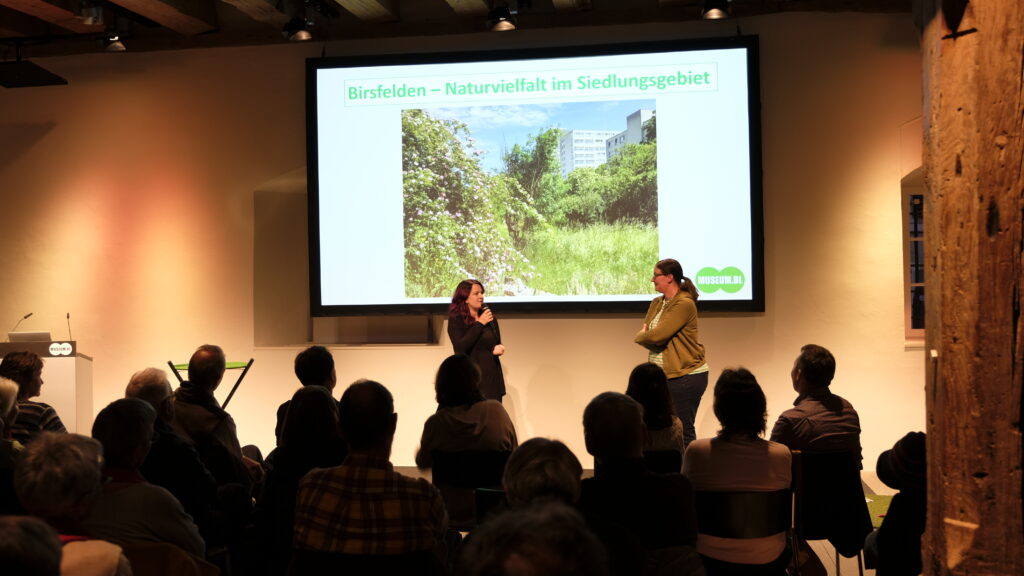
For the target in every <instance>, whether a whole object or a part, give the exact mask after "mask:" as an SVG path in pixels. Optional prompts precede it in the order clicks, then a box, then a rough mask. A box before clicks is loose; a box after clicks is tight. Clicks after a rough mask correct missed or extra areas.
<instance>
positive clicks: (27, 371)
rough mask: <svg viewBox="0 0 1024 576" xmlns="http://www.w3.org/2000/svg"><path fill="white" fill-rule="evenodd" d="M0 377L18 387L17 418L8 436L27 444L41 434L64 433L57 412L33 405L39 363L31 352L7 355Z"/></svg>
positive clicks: (38, 387) (40, 371)
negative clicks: (46, 432)
mask: <svg viewBox="0 0 1024 576" xmlns="http://www.w3.org/2000/svg"><path fill="white" fill-rule="evenodd" d="M0 376H3V377H4V378H10V379H11V380H13V381H14V382H15V383H17V384H18V418H17V420H15V422H14V425H13V426H12V427H11V436H12V437H13V438H14V439H15V440H17V441H18V442H21V443H22V444H28V443H29V441H31V440H32V439H33V438H35V436H36V435H37V434H39V433H40V432H42V431H43V430H49V431H51V432H67V429H66V428H65V427H64V423H63V422H61V420H60V416H57V411H56V410H54V409H53V407H52V406H50V405H49V404H44V403H42V402H33V401H32V400H31V399H32V398H35V397H36V396H39V392H40V390H41V389H42V387H43V359H42V358H40V357H39V355H38V354H35V353H34V352H8V353H7V355H6V356H4V359H3V362H0Z"/></svg>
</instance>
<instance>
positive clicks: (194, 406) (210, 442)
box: [173, 344, 262, 488]
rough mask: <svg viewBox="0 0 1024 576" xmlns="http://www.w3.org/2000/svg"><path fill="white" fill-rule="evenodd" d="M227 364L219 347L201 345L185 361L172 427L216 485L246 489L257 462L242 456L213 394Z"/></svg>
mask: <svg viewBox="0 0 1024 576" xmlns="http://www.w3.org/2000/svg"><path fill="white" fill-rule="evenodd" d="M226 365H227V362H226V361H225V358H224V351H223V350H221V349H220V347H219V346H213V345H211V344H204V345H203V346H200V347H199V348H198V349H196V351H195V353H193V354H192V358H190V359H189V361H188V381H186V382H183V383H182V385H181V386H180V387H178V389H177V390H176V391H175V392H174V422H173V426H174V429H175V431H177V432H178V433H179V434H181V435H182V436H184V437H185V438H188V439H189V440H190V441H191V442H192V443H193V444H194V445H195V446H196V450H197V451H198V452H199V456H200V458H202V459H203V464H205V465H206V468H207V469H208V470H209V471H210V473H212V474H213V476H214V478H216V479H217V484H218V486H220V485H224V484H232V483H238V484H242V485H243V486H246V487H247V488H248V487H250V486H251V485H252V483H253V480H254V479H258V478H259V477H260V476H261V475H262V470H261V468H260V465H259V463H258V462H254V461H252V460H250V459H248V458H245V457H244V456H243V455H242V447H241V445H240V444H239V442H238V432H237V430H236V428H235V420H234V419H233V418H232V417H231V415H230V414H228V413H227V412H225V411H224V409H223V408H221V407H220V403H219V402H218V401H217V398H215V397H214V395H213V392H214V391H215V390H216V389H217V387H218V386H220V382H221V380H222V379H223V378H224V368H225V366H226Z"/></svg>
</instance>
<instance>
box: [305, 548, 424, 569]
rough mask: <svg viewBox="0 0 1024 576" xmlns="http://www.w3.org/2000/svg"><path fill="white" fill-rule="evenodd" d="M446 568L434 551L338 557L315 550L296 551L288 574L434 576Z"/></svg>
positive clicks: (339, 555) (332, 553)
mask: <svg viewBox="0 0 1024 576" xmlns="http://www.w3.org/2000/svg"><path fill="white" fill-rule="evenodd" d="M443 573H444V568H443V566H441V564H440V562H438V561H437V560H436V559H435V558H434V554H433V552H431V551H430V550H420V551H416V552H407V553H405V554H338V553H334V552H319V551H313V550H299V549H296V550H292V559H291V562H290V563H289V564H288V574H289V575H295V576H307V575H309V574H376V575H380V576H383V575H385V574H401V575H402V576H433V575H435V574H436V575H440V574H443Z"/></svg>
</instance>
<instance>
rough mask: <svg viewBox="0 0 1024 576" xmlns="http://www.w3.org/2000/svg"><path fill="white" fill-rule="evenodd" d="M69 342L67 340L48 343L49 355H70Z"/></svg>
mask: <svg viewBox="0 0 1024 576" xmlns="http://www.w3.org/2000/svg"><path fill="white" fill-rule="evenodd" d="M71 350H72V348H71V344H70V343H68V342H53V343H51V344H50V355H51V356H70V355H71Z"/></svg>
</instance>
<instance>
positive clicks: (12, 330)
mask: <svg viewBox="0 0 1024 576" xmlns="http://www.w3.org/2000/svg"><path fill="white" fill-rule="evenodd" d="M31 315H32V313H31V312H29V313H28V314H25V315H24V316H22V317H21V320H18V322H17V323H16V324H15V325H14V328H11V332H14V331H15V330H17V329H18V326H21V323H22V322H24V321H25V320H28V318H29V316H31Z"/></svg>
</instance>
